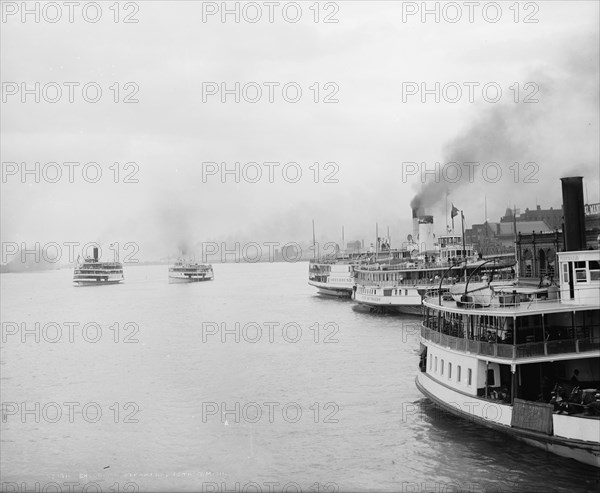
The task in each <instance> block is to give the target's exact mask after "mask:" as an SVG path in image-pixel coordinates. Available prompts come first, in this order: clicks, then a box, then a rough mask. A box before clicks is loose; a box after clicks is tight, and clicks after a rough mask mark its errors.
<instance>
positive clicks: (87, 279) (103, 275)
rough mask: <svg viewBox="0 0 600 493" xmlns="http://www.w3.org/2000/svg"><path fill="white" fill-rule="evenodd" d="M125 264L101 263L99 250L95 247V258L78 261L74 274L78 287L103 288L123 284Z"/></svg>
mask: <svg viewBox="0 0 600 493" xmlns="http://www.w3.org/2000/svg"><path fill="white" fill-rule="evenodd" d="M123 280H124V277H123V264H122V263H120V262H100V260H99V258H98V248H97V247H94V256H93V257H91V258H90V257H88V258H85V259H84V260H83V261H82V262H80V261H78V263H77V265H76V266H75V272H74V274H73V283H74V284H75V285H76V286H103V285H106V284H118V283H120V282H123Z"/></svg>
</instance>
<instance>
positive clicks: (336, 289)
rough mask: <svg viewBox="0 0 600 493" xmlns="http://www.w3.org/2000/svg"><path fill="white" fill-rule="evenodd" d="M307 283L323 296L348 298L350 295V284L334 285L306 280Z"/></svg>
mask: <svg viewBox="0 0 600 493" xmlns="http://www.w3.org/2000/svg"><path fill="white" fill-rule="evenodd" d="M308 284H310V285H311V286H314V287H316V288H317V292H318V293H319V294H322V295H324V296H337V297H345V298H349V297H351V296H352V286H353V284H350V286H347V285H336V284H333V283H326V282H317V281H308Z"/></svg>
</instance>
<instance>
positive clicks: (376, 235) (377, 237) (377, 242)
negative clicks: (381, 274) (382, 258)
mask: <svg viewBox="0 0 600 493" xmlns="http://www.w3.org/2000/svg"><path fill="white" fill-rule="evenodd" d="M377 257H379V225H378V224H377V223H375V259H377Z"/></svg>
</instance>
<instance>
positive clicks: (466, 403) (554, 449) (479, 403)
mask: <svg viewBox="0 0 600 493" xmlns="http://www.w3.org/2000/svg"><path fill="white" fill-rule="evenodd" d="M416 385H417V387H418V389H419V390H420V391H421V392H422V393H423V394H424V395H425V396H426V397H428V398H429V399H431V400H432V401H433V402H435V403H436V404H437V405H439V406H440V407H441V408H442V409H444V410H445V411H448V412H450V413H452V414H454V415H456V416H459V417H461V418H464V419H468V420H470V421H472V422H475V423H477V424H480V425H483V426H487V427H489V428H493V429H495V430H497V431H500V432H502V433H507V434H509V435H511V436H513V437H514V438H516V439H518V440H521V441H523V442H526V443H528V444H530V445H533V446H535V447H538V448H541V449H544V450H546V451H548V452H551V453H554V454H557V455H560V456H562V457H567V458H571V459H574V460H577V461H579V462H583V463H585V464H588V465H591V466H595V467H600V443H599V442H598V441H596V442H594V441H592V440H590V438H592V439H593V437H598V436H600V420H598V419H594V418H582V417H572V416H567V415H562V414H553V415H552V419H553V430H554V434H552V435H548V434H545V433H542V432H538V431H532V430H527V429H520V428H515V427H513V426H511V422H512V418H513V416H512V414H513V407H512V406H510V405H507V404H503V403H501V402H495V401H490V400H487V399H481V398H478V397H476V396H472V395H467V394H465V393H463V392H459V391H457V390H454V389H452V388H451V387H449V386H448V385H445V384H442V383H440V382H438V381H437V380H436V379H435V378H434V377H433V376H431V375H429V374H428V373H426V372H419V373H418V374H417V377H416ZM561 434H562V435H565V436H561Z"/></svg>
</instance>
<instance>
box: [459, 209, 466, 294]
mask: <svg viewBox="0 0 600 493" xmlns="http://www.w3.org/2000/svg"><path fill="white" fill-rule="evenodd" d="M460 225H461V229H462V247H463V257H464V259H465V282H466V281H467V247H466V246H465V215H464V214H463V211H462V210H461V211H460Z"/></svg>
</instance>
